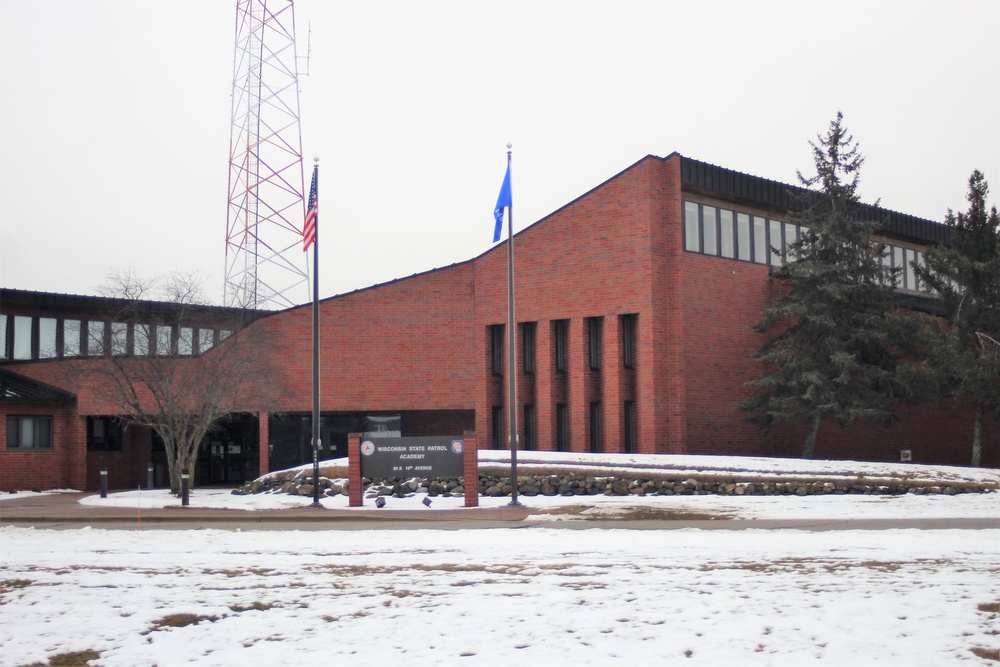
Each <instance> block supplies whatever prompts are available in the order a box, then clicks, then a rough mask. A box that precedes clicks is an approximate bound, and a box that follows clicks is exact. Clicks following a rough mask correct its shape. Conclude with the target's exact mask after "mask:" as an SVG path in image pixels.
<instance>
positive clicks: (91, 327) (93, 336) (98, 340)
mask: <svg viewBox="0 0 1000 667" xmlns="http://www.w3.org/2000/svg"><path fill="white" fill-rule="evenodd" d="M104 327H105V323H104V322H97V321H93V320H92V321H90V322H87V356H90V357H103V356H104Z"/></svg>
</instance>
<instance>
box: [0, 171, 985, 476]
mask: <svg viewBox="0 0 1000 667" xmlns="http://www.w3.org/2000/svg"><path fill="white" fill-rule="evenodd" d="M795 190H796V188H794V187H792V186H789V185H785V184H781V183H776V182H774V181H768V180H765V179H761V178H757V177H754V176H750V175H746V174H742V173H739V172H735V171H731V170H727V169H723V168H720V167H716V166H713V165H709V164H706V163H702V162H698V161H696V160H692V159H689V158H685V157H683V156H680V155H677V154H672V155H670V156H668V157H666V158H659V157H654V156H648V157H646V158H643V159H642V160H640V161H639V162H637V163H636V164H634V165H632V166H631V167H629V168H627V169H625V170H624V171H622V172H621V173H619V174H617V175H615V176H613V177H612V178H611V179H609V180H608V181H606V182H604V183H602V184H600V185H599V186H597V187H595V188H594V189H592V190H591V191H589V192H587V193H586V194H584V195H582V196H581V197H579V198H578V199H576V200H574V201H572V202H570V203H568V204H566V205H565V206H564V207H562V208H561V209H559V210H558V211H556V212H554V213H552V214H551V215H549V216H547V217H545V218H544V219H542V220H540V221H538V222H537V223H535V224H534V225H532V226H531V227H529V228H527V229H525V230H523V231H522V232H520V233H519V234H517V235H516V236H515V237H514V253H515V266H516V295H517V298H516V305H517V322H518V324H517V360H518V364H517V367H518V377H517V384H518V406H517V410H518V422H519V430H520V431H521V432H520V433H519V439H520V443H521V444H520V447H521V448H522V449H540V450H558V449H565V450H572V451H599V452H643V453H671V454H734V455H759V456H797V455H798V454H799V453H800V452H801V446H802V439H803V436H804V432H803V430H802V429H801V428H798V427H796V426H794V425H791V426H783V427H779V428H778V429H776V430H775V431H773V432H772V433H770V434H768V435H766V436H762V435H760V434H759V433H758V432H757V431H756V429H755V428H754V427H752V426H750V425H748V424H745V423H744V422H743V416H744V415H742V414H741V413H739V412H738V411H737V410H736V405H737V403H738V402H739V401H740V400H742V399H743V398H745V397H746V396H747V395H748V394H747V390H746V388H745V387H744V383H745V382H747V381H748V380H750V379H752V378H754V377H756V376H757V375H759V373H760V368H759V367H758V365H757V364H756V362H754V361H752V360H751V359H750V355H751V353H752V352H754V351H755V350H756V349H757V348H758V347H759V346H760V344H761V342H762V339H761V338H760V336H759V335H757V334H755V333H753V332H752V330H751V327H752V325H753V324H754V323H755V322H756V321H757V320H759V318H760V315H761V312H762V309H763V308H764V306H765V304H767V303H768V302H769V300H770V299H772V298H773V297H774V290H775V289H776V287H775V284H774V283H773V282H772V281H771V280H770V273H771V270H772V266H774V265H777V264H778V263H780V262H781V261H783V258H782V256H781V253H780V252H778V253H775V252H772V248H779V249H781V248H783V247H784V246H786V245H787V243H789V242H790V241H791V240H793V239H794V238H795V235H796V234H797V233H798V230H797V228H796V226H795V225H794V224H790V223H789V222H788V221H789V220H790V219H791V215H790V211H793V210H794V209H795V207H796V205H797V204H796V201H797V200H796V199H795V197H794V196H793V194H792V193H793V192H794V191H795ZM866 212H867V214H868V215H871V216H875V219H876V220H877V221H878V222H879V224H880V229H881V237H880V238H881V240H883V241H884V242H885V243H886V244H887V245H888V248H889V253H888V257H887V261H889V262H893V264H894V265H896V266H899V267H901V268H903V272H902V274H901V278H900V284H899V285H898V291H899V293H900V296H901V298H902V299H903V300H904V302H907V303H909V304H910V305H912V306H916V307H922V306H926V305H927V304H929V303H931V300H930V299H929V297H928V296H927V295H926V294H924V293H923V292H922V286H921V285H920V284H919V281H918V280H917V279H916V277H915V275H914V271H913V270H912V263H913V262H917V263H920V262H922V260H923V250H924V249H925V248H926V247H927V246H928V245H929V244H935V243H945V242H947V228H946V227H945V226H943V225H941V224H938V223H934V222H931V221H927V220H922V219H919V218H915V217H912V216H908V215H904V214H901V213H896V212H892V211H887V210H884V209H877V208H874V207H869V208H867V209H866ZM484 224H485V223H484ZM486 229H487V228H486V227H485V226H484V230H486ZM485 233H486V232H485V231H484V234H485ZM506 271H507V253H506V248H505V247H504V244H503V243H500V244H498V245H497V246H495V247H494V248H492V249H491V250H489V251H488V252H486V253H484V254H483V255H480V256H479V257H476V258H474V259H471V260H468V261H464V262H461V263H458V264H454V265H452V266H449V267H445V268H441V269H436V270H433V271H429V272H427V273H423V274H419V275H415V276H412V277H409V278H405V279H400V280H396V281H392V282H389V283H386V284H382V285H376V286H373V287H369V288H366V289H362V290H358V291H356V292H352V293H349V294H345V295H341V296H337V297H333V298H329V299H325V300H323V301H321V302H320V303H321V310H320V313H321V324H320V327H321V332H322V333H321V338H322V354H321V376H322V382H321V384H322V390H321V411H322V414H323V420H322V427H321V429H322V436H323V437H322V439H323V452H322V455H323V456H324V457H327V456H342V455H345V452H346V436H347V433H349V432H355V431H376V430H379V431H390V432H398V433H401V434H402V435H439V434H455V433H461V432H463V431H465V430H475V431H476V432H477V433H478V434H479V441H480V443H481V446H482V447H503V446H506V442H507V433H506V429H507V426H506V425H507V423H508V420H507V416H506V387H507V384H508V383H507V378H506V376H505V374H506V373H507V372H508V370H507V364H506V359H507V357H506V355H507V354H508V353H509V351H508V350H506V340H507V335H506V320H507V280H506ZM60 299H62V300H69V301H74V300H80V301H75V302H74V304H73V305H74V307H76V308H78V309H79V308H83V310H86V309H87V308H88V307H89V308H91V311H92V312H94V309H96V308H97V307H98V306H99V305H100V304H99V300H97V299H93V298H90V297H66V296H63V295H42V294H38V293H31V292H18V291H14V290H5V291H4V292H3V298H2V300H0V301H2V302H0V314H2V316H0V323H2V326H3V331H2V334H3V336H2V339H3V340H5V341H6V342H5V346H4V353H3V361H2V368H0V370H3V371H4V373H5V375H4V377H6V378H8V379H7V380H6V381H7V382H8V383H10V382H15V381H16V382H20V383H21V385H22V388H21V392H22V393H23V394H25V396H29V395H30V396H33V397H34V398H35V400H36V402H33V403H31V402H26V399H24V398H22V399H19V400H13V399H11V398H9V397H6V398H5V397H3V396H0V411H3V412H4V413H5V419H4V420H3V421H0V428H5V429H7V430H8V432H9V430H10V428H11V427H12V425H14V424H15V422H16V418H18V417H19V416H29V417H30V416H35V415H41V416H51V417H52V420H51V429H52V434H51V438H50V443H49V445H48V448H47V449H45V448H39V449H37V450H30V451H29V450H27V449H22V448H18V447H11V442H12V440H11V436H10V435H9V433H5V442H6V443H7V447H6V448H5V449H4V450H3V451H2V452H0V489H8V488H38V487H46V486H48V487H51V486H68V487H76V488H80V487H83V486H86V487H88V488H93V487H94V485H95V483H96V482H95V480H96V472H95V469H96V467H97V466H98V465H101V466H105V465H116V466H117V469H119V470H120V473H119V474H118V475H117V477H118V480H117V483H118V485H119V486H122V487H128V486H134V485H135V484H141V483H144V482H145V478H146V465H147V463H148V462H149V461H150V460H153V461H154V462H155V460H156V451H155V450H156V447H155V443H151V441H152V439H151V438H150V436H149V434H148V433H141V432H137V431H138V430H137V429H131V430H130V429H127V428H126V429H124V431H125V432H126V434H127V436H128V437H127V438H126V437H125V436H124V435H120V436H116V437H117V438H118V441H117V442H116V443H114V444H115V447H114V448H112V449H100V444H99V443H98V440H99V438H98V437H97V435H96V434H95V433H94V429H95V428H97V429H99V430H100V429H103V430H104V431H108V430H110V429H112V428H113V426H112V425H111V424H113V423H114V422H115V420H113V419H110V420H107V419H104V418H107V417H112V416H113V415H112V414H109V413H108V412H107V410H108V406H107V403H106V402H105V401H102V399H101V397H99V396H94V395H93V392H90V391H89V390H88V387H86V386H74V383H73V382H67V381H66V380H65V378H61V376H60V374H59V373H58V368H59V367H60V366H61V365H62V362H64V361H65V360H66V359H67V358H69V357H76V356H81V354H80V350H76V349H74V348H70V349H68V350H67V349H66V348H65V340H66V333H65V332H64V328H65V324H64V322H65V321H67V320H68V321H72V320H73V319H79V320H85V319H86V316H87V315H86V313H83V314H80V312H75V313H69V311H65V312H62V311H59V308H56V307H55V304H58V303H59V302H60ZM88 299H90V301H87V300H88ZM62 307H64V308H65V307H66V304H63V306H62ZM225 310H226V309H215V311H214V313H215V315H218V317H219V318H220V320H219V321H222V320H223V319H224V318H223V315H225ZM61 313H62V314H61ZM66 313H69V315H67V314H66ZM260 315H261V317H260V319H259V320H258V321H256V322H255V324H253V327H259V328H261V329H262V330H263V331H266V332H267V333H268V334H270V336H269V339H270V340H274V341H280V343H275V344H274V351H273V355H274V357H275V358H277V359H278V365H279V371H280V375H281V378H280V383H281V387H282V390H281V392H280V397H279V398H278V399H277V401H276V402H275V403H274V405H273V408H271V409H270V411H269V412H267V413H254V414H238V415H234V417H233V419H232V420H231V423H230V424H228V425H227V429H226V430H225V432H222V433H220V434H219V435H218V436H213V438H215V439H214V440H212V439H211V438H210V440H212V441H211V442H208V443H206V445H205V447H204V449H205V451H204V452H203V459H202V460H201V461H200V463H199V481H200V482H202V483H238V482H241V481H243V479H245V478H252V477H255V476H256V475H257V474H258V473H260V472H266V471H267V470H270V469H278V468H282V467H286V466H289V465H294V464H298V463H302V462H305V461H309V460H311V451H310V449H309V447H310V444H309V443H310V440H309V438H310V436H311V430H312V427H311V405H312V403H311V382H312V374H311V370H310V369H311V361H312V353H311V318H312V307H311V305H306V306H300V307H297V308H292V309H289V310H285V311H281V312H277V313H262V314H260ZM43 318H44V319H46V324H45V332H50V331H53V332H55V333H45V334H44V335H43V327H42V325H41V324H40V323H39V322H40V319H43ZM29 320H30V322H31V324H30V325H29ZM74 326H76V325H71V326H70V331H71V333H72V334H73V335H74V336H75V335H76V333H75V329H73V327H74ZM107 326H108V327H110V326H112V324H108V325H107ZM19 331H20V333H19ZM27 331H31V334H30V335H31V336H32V337H33V338H32V343H31V344H30V345H27V344H25V343H24V342H23V339H24V336H25V335H27V334H25V332H27ZM206 331H208V332H209V333H208V334H207V335H214V336H216V337H218V335H219V334H218V333H215V331H216V330H213V329H211V327H208V328H207V329H206ZM173 336H174V339H175V340H179V339H181V338H183V336H179V334H178V332H177V330H176V329H175V330H174V333H173ZM43 338H44V341H43V340H41V339H43ZM46 341H50V342H46ZM192 347H197V346H196V345H195V346H192ZM175 352H176V353H178V354H181V356H183V353H182V352H181V351H180V350H179V349H178V348H176V343H175ZM187 352H188V354H190V355H191V356H193V357H194V359H195V360H196V359H197V355H198V353H199V350H198V349H191V350H188V351H187ZM84 356H85V355H84ZM12 373H13V374H14V375H13V376H12V375H11V374H12ZM63 375H65V374H63ZM55 378H61V379H60V381H59V382H55V381H54V379H55ZM38 382H41V383H45V384H43V385H39V384H37V383H38ZM31 383H36V384H33V385H32V384H31ZM25 385H30V386H25ZM32 391H33V392H34V393H32ZM39 396H41V397H42V398H44V399H45V400H44V401H42V402H37V401H38V400H39ZM19 401H25V402H19ZM897 416H898V417H899V419H898V420H897V421H896V422H895V423H894V424H893V425H892V426H891V427H889V428H883V427H882V426H877V425H873V424H868V423H858V424H855V425H853V426H851V427H850V428H847V429H842V428H841V427H839V426H838V425H836V424H834V423H829V424H824V425H823V427H822V428H821V429H820V433H819V439H818V441H817V445H816V455H817V456H818V457H821V458H851V459H860V460H886V461H898V460H900V458H901V452H907V453H908V454H909V455H910V456H911V457H912V460H913V461H915V462H918V463H919V462H926V463H948V464H955V465H963V464H966V463H967V462H968V460H969V459H970V456H971V451H970V450H971V445H970V443H971V438H972V420H971V412H970V410H969V409H968V406H963V405H954V404H951V403H945V404H933V405H921V406H900V407H899V409H898V414H897ZM12 418H14V419H15V421H14V422H12V421H11V419H12ZM104 421H106V422H108V423H107V424H105V423H103V422H104ZM33 426H40V427H42V428H44V424H42V422H39V424H34V425H33ZM983 454H984V456H983V463H984V465H986V466H990V467H996V466H998V465H1000V428H998V426H997V424H996V422H992V421H988V422H987V424H986V433H985V442H984V451H983ZM42 467H44V468H45V469H46V470H48V471H50V472H47V473H46V474H45V475H44V476H42V475H41V474H40V473H37V472H32V473H30V474H29V473H26V472H24V470H27V469H30V470H33V471H35V470H38V469H40V468H42ZM81 469H86V472H85V473H84V472H82V471H81ZM32 480H39V481H37V483H36V482H34V481H32ZM112 483H113V485H114V480H113V482H112Z"/></svg>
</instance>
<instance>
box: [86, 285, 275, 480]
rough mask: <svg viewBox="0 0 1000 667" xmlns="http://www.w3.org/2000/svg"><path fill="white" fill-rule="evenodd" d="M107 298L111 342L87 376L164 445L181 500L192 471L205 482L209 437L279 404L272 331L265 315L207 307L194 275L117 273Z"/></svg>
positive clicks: (107, 288) (127, 416)
mask: <svg viewBox="0 0 1000 667" xmlns="http://www.w3.org/2000/svg"><path fill="white" fill-rule="evenodd" d="M99 291H100V293H101V295H102V296H104V297H106V298H107V299H108V303H109V304H111V305H110V306H109V310H110V311H111V312H108V313H107V314H106V316H107V317H108V319H110V321H111V323H112V324H111V329H110V341H109V344H106V345H104V346H103V348H104V349H103V350H102V351H103V354H101V355H100V356H99V358H96V359H92V360H91V362H90V363H88V364H87V365H86V368H87V372H88V373H90V374H91V375H92V378H93V379H94V381H95V387H97V388H98V389H99V391H101V392H102V394H103V395H104V397H105V398H106V399H107V400H108V401H109V402H111V403H113V404H114V405H115V406H116V408H117V409H118V410H119V411H120V415H119V416H120V417H121V419H123V420H124V421H126V422H128V423H132V424H136V425H140V426H146V427H149V428H150V429H152V431H153V432H155V433H156V434H157V435H158V436H159V437H160V439H161V440H162V441H163V445H164V448H165V450H166V455H167V467H168V472H169V476H170V489H171V491H173V492H174V493H179V492H180V488H181V481H180V479H181V478H180V475H181V471H182V470H184V469H187V470H188V471H190V473H191V479H192V480H194V478H195V477H194V471H195V466H196V464H197V460H198V450H199V447H200V445H201V443H202V441H203V439H204V438H205V435H206V434H208V433H209V432H210V431H211V430H212V429H213V428H215V427H217V426H218V425H219V423H220V421H221V420H223V419H224V418H225V417H226V416H227V415H229V414H232V413H234V412H254V411H259V410H266V409H267V408H268V406H269V404H270V402H271V397H272V396H273V393H272V391H273V390H274V388H275V386H276V385H275V382H274V380H273V377H274V375H275V369H274V366H273V365H272V364H271V363H270V358H271V355H270V354H269V351H268V350H267V349H266V348H267V340H266V333H265V327H262V326H254V323H255V322H256V321H257V320H259V319H260V317H261V316H262V315H263V313H260V312H258V311H252V310H248V309H240V308H220V307H213V306H207V305H205V304H204V299H203V298H202V290H201V281H200V280H199V279H198V277H197V276H196V275H191V274H186V275H185V274H175V275H172V276H170V277H168V278H165V279H159V278H144V277H141V276H139V275H137V274H136V273H135V272H134V271H132V270H131V269H128V270H125V271H115V272H112V273H110V274H109V275H108V283H107V284H106V285H105V286H104V287H102V288H101V289H100V290H99ZM152 297H159V299H158V300H156V299H153V298H152ZM91 356H96V355H93V354H92V355H91Z"/></svg>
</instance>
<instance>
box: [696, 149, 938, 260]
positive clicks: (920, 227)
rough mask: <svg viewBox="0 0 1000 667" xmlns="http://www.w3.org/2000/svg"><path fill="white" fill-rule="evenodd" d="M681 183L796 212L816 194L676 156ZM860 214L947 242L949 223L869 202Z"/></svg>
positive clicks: (893, 229)
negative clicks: (679, 168) (679, 166)
mask: <svg viewBox="0 0 1000 667" xmlns="http://www.w3.org/2000/svg"><path fill="white" fill-rule="evenodd" d="M679 157H680V161H681V184H682V185H683V186H684V187H686V188H689V189H695V190H701V191H704V192H705V193H707V194H718V195H721V196H722V197H723V198H725V199H728V200H732V201H736V202H745V203H747V204H751V205H755V206H759V207H763V208H769V209H773V210H778V211H789V212H797V211H800V210H802V209H803V207H804V202H805V201H808V199H809V198H810V197H813V196H815V194H816V193H815V191H813V190H808V189H806V188H802V187H799V186H795V185H789V184H787V183H779V182H778V181H772V180H769V179H766V178H760V177H759V176H751V175H750V174H744V173H742V172H739V171H733V170H732V169H724V168H723V167H717V166H716V165H714V164H708V163H707V162H700V161H698V160H693V159H691V158H689V157H684V156H679ZM859 213H860V215H861V216H862V217H863V219H865V220H870V221H872V222H875V223H877V224H878V226H879V230H880V232H881V233H883V234H886V235H887V236H892V237H896V238H900V239H909V240H913V241H915V242H917V243H921V244H947V243H948V236H949V234H948V232H949V229H948V226H947V225H944V224H942V223H939V222H934V221H932V220H925V219H923V218H918V217H916V216H913V215H907V214H906V213H899V212H898V211H891V210H889V209H885V208H881V207H879V206H872V205H871V204H862V205H861V206H860V211H859Z"/></svg>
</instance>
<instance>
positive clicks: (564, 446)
mask: <svg viewBox="0 0 1000 667" xmlns="http://www.w3.org/2000/svg"><path fill="white" fill-rule="evenodd" d="M556 451H557V452H568V451H569V413H568V412H567V410H566V404H565V403H556Z"/></svg>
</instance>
